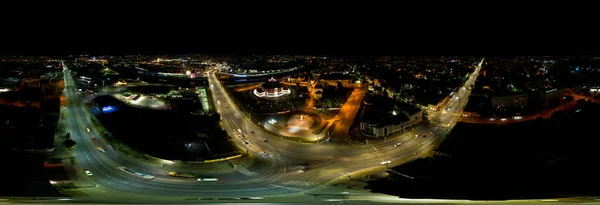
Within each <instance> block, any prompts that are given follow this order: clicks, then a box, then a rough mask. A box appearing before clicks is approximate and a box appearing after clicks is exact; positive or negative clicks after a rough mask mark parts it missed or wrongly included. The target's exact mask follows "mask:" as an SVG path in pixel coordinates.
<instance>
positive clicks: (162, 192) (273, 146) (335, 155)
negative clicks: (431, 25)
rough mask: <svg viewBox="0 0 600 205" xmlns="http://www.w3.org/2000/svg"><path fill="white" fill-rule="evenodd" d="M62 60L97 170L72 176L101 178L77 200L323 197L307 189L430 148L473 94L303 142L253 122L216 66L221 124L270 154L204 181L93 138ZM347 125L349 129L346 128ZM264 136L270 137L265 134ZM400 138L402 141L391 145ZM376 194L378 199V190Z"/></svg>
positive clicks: (83, 147)
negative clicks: (396, 125)
mask: <svg viewBox="0 0 600 205" xmlns="http://www.w3.org/2000/svg"><path fill="white" fill-rule="evenodd" d="M482 62H483V60H482ZM64 68H65V70H64V72H65V75H64V76H65V77H64V78H65V79H64V80H65V93H66V96H67V99H68V102H69V104H68V106H67V108H68V109H67V110H68V113H67V114H68V115H67V116H68V117H67V119H66V120H67V121H68V127H67V129H68V130H69V131H70V132H71V136H72V137H73V139H74V140H75V141H76V142H77V143H78V146H77V148H76V151H75V152H76V158H77V162H78V164H77V165H76V166H78V168H83V169H89V170H90V171H92V172H93V173H94V176H93V177H86V176H85V175H83V177H81V176H80V177H79V178H77V179H72V180H73V181H75V182H76V185H77V184H78V183H80V184H83V183H86V182H88V181H92V183H94V184H95V185H96V186H95V187H91V188H86V189H82V191H83V192H85V194H87V196H82V197H77V199H78V200H85V201H90V202H123V201H126V200H131V199H133V200H135V201H136V202H137V203H145V202H154V203H156V202H163V203H166V202H173V201H179V202H183V200H186V199H190V198H199V197H264V198H268V199H269V200H275V201H277V200H280V201H291V202H315V201H321V200H322V199H319V198H316V197H314V196H312V195H309V194H308V193H311V194H314V191H318V190H322V189H327V188H328V187H330V186H329V185H328V182H331V181H332V180H334V179H336V178H345V177H346V176H348V175H352V176H358V174H359V173H361V174H362V173H364V172H365V171H376V170H383V169H385V168H387V166H390V167H391V166H396V165H400V164H404V163H407V162H410V161H412V160H415V159H417V158H418V157H422V156H426V155H429V154H430V151H431V150H432V149H433V148H434V147H435V146H437V145H438V144H439V143H440V142H441V141H442V140H443V138H444V137H445V136H446V135H447V134H448V133H449V131H450V129H451V128H452V127H453V125H454V124H455V123H456V121H457V119H458V116H457V115H455V114H452V113H459V112H460V111H461V110H462V109H463V108H464V106H465V105H466V102H467V100H466V99H468V95H469V94H470V89H459V91H458V92H457V93H456V94H455V96H459V99H460V100H457V101H450V102H449V103H448V104H446V105H443V106H442V107H443V109H442V110H443V111H440V112H431V113H430V119H431V120H430V121H431V123H430V124H428V125H423V126H420V127H418V128H416V129H415V130H414V131H412V132H410V133H407V134H403V135H398V136H394V137H389V138H388V140H387V141H385V142H379V143H369V144H368V145H365V146H362V145H361V146H356V145H348V144H339V143H334V142H331V143H322V144H301V143H296V142H291V141H287V140H283V139H280V138H277V137H275V136H272V135H271V134H269V133H267V132H264V131H263V130H262V129H260V128H259V127H258V126H257V125H255V124H253V123H251V122H250V120H248V119H247V118H246V117H244V116H243V115H242V114H241V113H242V112H240V110H239V109H238V108H237V107H236V106H235V103H233V101H232V99H231V97H230V96H229V95H227V92H226V91H225V89H226V88H224V86H223V85H222V84H221V83H220V82H219V81H218V79H217V77H216V74H215V73H213V72H211V73H209V76H208V80H209V86H210V89H211V90H212V94H213V99H214V101H215V103H214V104H215V106H216V110H217V112H219V113H220V114H221V117H222V121H223V123H222V125H223V128H224V129H225V130H226V131H227V132H228V133H229V134H230V135H231V136H234V140H233V142H234V143H236V144H237V145H238V146H240V147H242V148H244V149H246V151H248V152H249V153H250V154H252V155H254V156H255V157H260V156H263V155H262V153H264V152H266V153H268V155H269V157H266V161H267V163H266V164H262V166H260V167H250V168H249V171H251V172H254V173H256V174H254V175H252V176H249V175H248V174H243V173H241V172H233V173H225V174H221V175H218V176H215V177H218V178H220V179H227V180H223V181H219V182H218V183H202V182H196V181H194V180H189V179H179V178H173V177H170V176H168V175H167V171H165V170H164V169H162V168H161V167H159V166H157V165H156V164H150V163H146V162H144V161H142V160H138V159H132V158H131V157H128V156H122V155H120V154H118V153H116V152H115V151H114V150H112V148H110V147H108V145H107V144H106V143H105V142H104V141H103V139H100V138H98V142H96V143H94V142H93V141H92V138H94V137H97V136H98V133H97V131H96V130H94V129H91V130H90V132H87V130H86V128H92V123H91V121H90V114H89V112H88V111H87V108H85V107H84V105H82V104H81V97H80V96H79V93H78V92H77V90H76V88H75V86H74V83H73V82H74V81H73V79H72V76H71V73H70V71H69V70H68V68H67V66H64ZM480 68H481V63H480V64H479V65H478V66H477V67H476V69H475V71H474V72H473V74H472V75H471V76H470V77H469V79H468V80H467V81H466V82H465V87H467V88H468V87H469V86H470V85H472V84H473V83H474V82H475V79H476V76H477V74H478V72H479V69H480ZM357 91H358V92H357ZM357 91H355V92H354V93H353V95H352V96H351V97H350V99H349V103H347V105H348V106H349V108H347V109H351V108H350V107H352V108H354V107H353V106H357V105H358V104H359V103H360V100H359V99H360V98H362V95H360V94H361V92H362V93H364V90H363V91H361V90H360V89H359V90H357ZM446 108H449V109H446ZM341 113H346V114H344V115H343V116H340V118H341V119H342V120H341V121H340V123H341V124H338V125H337V126H339V127H340V129H342V128H345V127H349V124H351V123H352V120H351V119H353V117H354V116H355V115H356V111H353V112H350V111H348V112H341ZM238 129H239V130H242V132H244V133H245V135H246V136H247V137H246V138H248V139H242V137H241V136H239V135H235V134H234V131H235V130H238ZM251 131H254V134H251V133H250V132H251ZM343 131H344V130H340V131H338V132H343ZM345 132H346V133H347V130H345ZM416 134H419V137H415V135H416ZM422 136H426V137H422ZM263 139H267V140H268V141H267V142H265V141H263ZM244 141H246V142H248V143H249V144H246V143H245V142H244ZM397 143H402V144H401V145H400V146H394V145H395V144H397ZM98 148H102V149H104V150H106V153H103V152H100V151H99V150H98ZM307 161H308V162H310V163H311V166H310V169H309V170H307V171H305V172H299V170H300V167H299V165H300V164H301V163H304V162H307ZM385 161H390V164H388V165H382V164H381V162H385ZM119 166H125V167H128V168H130V169H132V170H135V171H137V172H140V173H143V174H147V175H152V176H154V179H151V180H148V179H143V178H140V177H137V176H134V175H131V174H128V173H125V172H123V171H121V170H119V169H117V167H119ZM80 175H81V174H80ZM80 178H81V179H80ZM315 188H316V189H315ZM340 193H341V191H340ZM350 198H352V195H350ZM361 199H362V200H369V197H364V196H362V198H361ZM372 199H373V200H375V199H377V197H374V198H372ZM261 202H262V201H261Z"/></svg>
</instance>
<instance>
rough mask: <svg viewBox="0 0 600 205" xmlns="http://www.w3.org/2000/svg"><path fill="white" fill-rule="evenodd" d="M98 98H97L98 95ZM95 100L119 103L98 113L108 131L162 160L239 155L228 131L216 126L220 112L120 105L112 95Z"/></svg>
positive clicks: (192, 159) (132, 146)
mask: <svg viewBox="0 0 600 205" xmlns="http://www.w3.org/2000/svg"><path fill="white" fill-rule="evenodd" d="M99 98H100V97H99ZM95 101H97V102H101V103H100V104H102V105H100V107H103V106H104V104H113V105H115V104H118V106H117V108H115V111H111V112H110V113H99V114H98V119H99V120H100V121H101V122H102V125H103V126H104V127H105V128H106V129H107V130H109V131H110V133H111V134H112V135H113V136H114V137H116V138H118V139H119V140H121V141H123V142H124V143H126V144H127V145H128V146H130V147H131V148H133V149H135V150H138V151H140V152H142V153H146V154H148V155H151V156H155V157H159V158H162V159H170V160H182V161H196V160H207V159H215V158H222V157H226V156H231V155H235V154H238V152H237V150H236V149H235V148H234V147H233V146H232V145H231V144H230V143H229V141H228V139H227V133H226V132H225V131H223V130H221V129H220V127H219V118H220V117H219V115H218V114H213V115H195V114H190V113H189V112H188V113H185V112H175V111H168V110H150V109H139V108H134V107H129V106H127V105H124V104H122V103H121V104H119V103H120V102H118V100H116V99H114V98H112V97H111V96H102V98H101V99H98V98H96V99H95Z"/></svg>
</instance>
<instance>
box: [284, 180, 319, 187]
mask: <svg viewBox="0 0 600 205" xmlns="http://www.w3.org/2000/svg"><path fill="white" fill-rule="evenodd" d="M282 184H285V185H293V186H314V185H317V184H319V182H309V181H296V180H292V181H287V182H283V183H282Z"/></svg>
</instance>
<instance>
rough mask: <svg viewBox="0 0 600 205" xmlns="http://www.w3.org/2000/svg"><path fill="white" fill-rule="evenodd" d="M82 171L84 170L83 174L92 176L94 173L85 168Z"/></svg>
mask: <svg viewBox="0 0 600 205" xmlns="http://www.w3.org/2000/svg"><path fill="white" fill-rule="evenodd" d="M84 172H85V175H88V176H94V174H92V172H90V170H87V169H86V170H85V171H84Z"/></svg>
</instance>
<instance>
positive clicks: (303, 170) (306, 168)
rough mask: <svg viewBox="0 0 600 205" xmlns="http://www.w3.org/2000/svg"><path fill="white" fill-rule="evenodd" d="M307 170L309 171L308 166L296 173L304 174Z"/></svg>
mask: <svg viewBox="0 0 600 205" xmlns="http://www.w3.org/2000/svg"><path fill="white" fill-rule="evenodd" d="M308 169H309V168H308V166H306V167H302V169H300V170H298V172H300V173H302V172H305V171H306V170H308Z"/></svg>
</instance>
